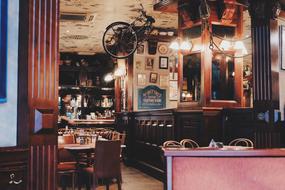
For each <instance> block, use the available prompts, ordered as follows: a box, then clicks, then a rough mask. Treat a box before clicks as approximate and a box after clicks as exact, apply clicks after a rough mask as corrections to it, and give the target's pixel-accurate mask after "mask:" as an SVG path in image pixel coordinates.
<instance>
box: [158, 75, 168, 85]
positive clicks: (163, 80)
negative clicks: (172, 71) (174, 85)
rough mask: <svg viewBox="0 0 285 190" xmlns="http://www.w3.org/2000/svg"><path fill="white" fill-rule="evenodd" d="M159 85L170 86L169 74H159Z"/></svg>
mask: <svg viewBox="0 0 285 190" xmlns="http://www.w3.org/2000/svg"><path fill="white" fill-rule="evenodd" d="M159 85H160V87H168V75H160V76H159Z"/></svg>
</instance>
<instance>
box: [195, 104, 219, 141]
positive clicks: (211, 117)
mask: <svg viewBox="0 0 285 190" xmlns="http://www.w3.org/2000/svg"><path fill="white" fill-rule="evenodd" d="M203 120H204V123H203V128H202V136H201V145H200V146H207V145H209V143H210V141H211V139H214V140H215V141H216V142H217V141H219V142H222V140H223V139H222V133H223V129H222V109H221V108H203Z"/></svg>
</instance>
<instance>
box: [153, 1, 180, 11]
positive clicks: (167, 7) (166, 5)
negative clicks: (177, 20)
mask: <svg viewBox="0 0 285 190" xmlns="http://www.w3.org/2000/svg"><path fill="white" fill-rule="evenodd" d="M177 8H178V0H161V1H160V2H158V3H156V4H154V6H153V10H155V11H160V12H165V13H177V12H178V10H177Z"/></svg>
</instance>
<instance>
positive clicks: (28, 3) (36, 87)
mask: <svg viewBox="0 0 285 190" xmlns="http://www.w3.org/2000/svg"><path fill="white" fill-rule="evenodd" d="M20 14H21V17H20V31H25V32H20V41H21V42H23V43H20V48H19V52H20V53H19V69H21V72H22V73H21V74H19V81H20V82H19V85H23V86H19V94H21V95H25V96H26V98H27V99H26V98H21V99H20V100H19V107H21V108H22V110H21V112H26V114H23V115H22V114H20V116H19V118H20V120H19V122H21V121H23V120H25V121H26V123H27V125H28V127H27V129H29V135H27V136H28V137H29V144H30V156H29V175H28V178H29V183H28V189H29V190H55V189H56V188H57V186H56V165H57V127H56V125H57V115H58V106H57V104H58V103H57V101H58V92H57V89H58V58H59V57H58V31H59V30H58V26H59V25H58V22H59V19H58V15H59V0H24V1H20ZM24 116H25V117H26V118H24ZM21 125H23V126H24V125H25V124H21ZM23 139H25V138H23Z"/></svg>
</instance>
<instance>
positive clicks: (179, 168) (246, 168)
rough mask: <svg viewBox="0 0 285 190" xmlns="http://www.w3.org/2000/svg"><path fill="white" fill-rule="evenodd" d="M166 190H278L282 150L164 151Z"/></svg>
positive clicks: (283, 171)
mask: <svg viewBox="0 0 285 190" xmlns="http://www.w3.org/2000/svg"><path fill="white" fill-rule="evenodd" d="M163 150H164V155H165V156H166V160H167V189H168V190H189V189H195V190H206V189H211V190H221V189H230V190H247V189H250V190H279V189H280V190H281V189H284V188H285V180H284V179H285V164H284V163H285V149H251V150H250V149H248V150H217V149H205V150H203V149H200V150H199V149H198V150H193V149H163Z"/></svg>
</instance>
